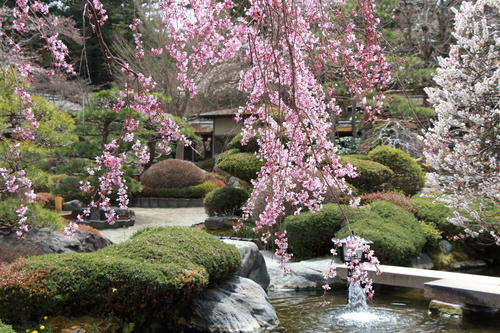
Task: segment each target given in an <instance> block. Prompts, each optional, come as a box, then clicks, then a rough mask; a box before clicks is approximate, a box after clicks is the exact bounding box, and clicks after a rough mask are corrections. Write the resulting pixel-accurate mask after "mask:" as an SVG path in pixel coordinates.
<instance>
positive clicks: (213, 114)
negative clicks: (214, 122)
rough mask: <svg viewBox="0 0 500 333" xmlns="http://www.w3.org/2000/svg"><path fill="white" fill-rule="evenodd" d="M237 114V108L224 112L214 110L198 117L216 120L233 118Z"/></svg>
mask: <svg viewBox="0 0 500 333" xmlns="http://www.w3.org/2000/svg"><path fill="white" fill-rule="evenodd" d="M236 112H238V108H232V109H224V110H216V111H209V112H203V113H200V117H203V118H208V119H210V118H217V117H234V115H235V114H236Z"/></svg>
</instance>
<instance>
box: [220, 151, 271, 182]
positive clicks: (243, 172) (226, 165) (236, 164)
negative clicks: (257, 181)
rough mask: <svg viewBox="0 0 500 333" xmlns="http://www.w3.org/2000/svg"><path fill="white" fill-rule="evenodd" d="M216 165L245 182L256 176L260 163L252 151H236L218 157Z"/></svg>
mask: <svg viewBox="0 0 500 333" xmlns="http://www.w3.org/2000/svg"><path fill="white" fill-rule="evenodd" d="M217 167H218V168H219V169H221V170H223V171H225V172H227V173H229V174H231V175H233V176H235V177H238V178H240V179H243V180H245V181H247V182H249V181H250V180H252V179H254V178H255V177H256V176H257V172H259V170H260V168H261V167H262V163H261V162H260V161H259V159H258V158H257V157H256V156H255V155H254V154H252V153H236V154H230V155H227V156H226V157H225V158H224V159H219V161H218V162H217Z"/></svg>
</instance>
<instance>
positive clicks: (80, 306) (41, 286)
mask: <svg viewBox="0 0 500 333" xmlns="http://www.w3.org/2000/svg"><path fill="white" fill-rule="evenodd" d="M29 261H30V264H29V265H28V266H25V267H24V268H22V269H23V270H25V271H27V273H28V274H29V275H28V276H30V277H31V276H32V277H33V278H32V280H33V281H31V282H30V286H36V288H34V287H31V288H23V287H21V286H19V285H17V284H19V283H23V282H22V281H21V282H16V281H14V282H12V283H11V284H9V283H7V284H6V285H3V286H2V287H0V317H2V318H5V319H9V320H12V321H15V320H16V319H23V317H26V316H28V317H32V318H36V317H37V316H42V315H49V316H50V315H51V314H59V313H64V314H65V315H73V314H77V315H84V314H98V315H103V314H110V313H113V314H115V315H117V316H119V317H121V318H127V319H129V320H130V321H132V322H136V321H142V320H145V319H148V318H149V319H151V318H158V319H168V318H169V316H171V315H172V314H173V313H175V312H176V311H178V310H180V309H181V308H182V307H183V306H185V305H186V304H188V303H189V302H190V301H191V300H192V298H193V297H194V296H196V295H197V294H199V293H200V292H201V291H202V290H203V289H204V288H206V287H207V286H208V285H209V284H210V283H215V282H217V281H220V280H222V279H224V278H226V277H227V276H229V275H230V274H233V273H234V272H235V271H236V270H237V269H238V268H239V265H240V255H239V252H238V251H237V250H236V248H234V247H233V246H230V245H227V244H224V243H223V242H221V241H220V240H218V239H216V238H214V237H212V236H210V235H208V234H207V233H206V232H203V231H201V230H196V229H193V228H185V227H154V228H145V229H142V230H140V231H138V232H137V233H136V234H134V235H133V236H132V237H131V238H130V239H129V240H128V241H126V242H123V243H121V244H116V245H112V246H108V247H106V248H104V249H102V250H100V251H97V252H93V253H68V254H54V255H45V256H38V257H32V258H30V259H29ZM40 269H42V270H44V271H43V274H32V272H39V271H40ZM5 278H6V279H8V278H9V276H6V277H5Z"/></svg>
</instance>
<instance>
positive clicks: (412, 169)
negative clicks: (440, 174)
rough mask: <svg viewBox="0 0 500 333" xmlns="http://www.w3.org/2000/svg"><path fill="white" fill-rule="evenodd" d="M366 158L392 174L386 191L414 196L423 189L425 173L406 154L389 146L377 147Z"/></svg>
mask: <svg viewBox="0 0 500 333" xmlns="http://www.w3.org/2000/svg"><path fill="white" fill-rule="evenodd" d="M368 157H369V158H370V159H371V160H372V161H375V162H378V163H380V164H383V165H385V166H387V167H389V168H390V169H391V170H392V171H393V172H394V174H393V175H392V177H391V179H390V188H388V189H393V190H401V191H403V192H404V193H405V194H407V195H414V194H415V193H417V192H419V191H420V190H421V189H422V188H423V187H424V184H425V173H424V172H423V171H422V168H420V166H419V165H418V164H417V162H416V161H415V160H414V159H413V158H412V157H411V156H410V155H409V154H408V153H407V152H404V151H402V150H400V149H396V148H392V147H389V146H377V147H375V148H374V149H373V150H371V151H370V152H369V153H368Z"/></svg>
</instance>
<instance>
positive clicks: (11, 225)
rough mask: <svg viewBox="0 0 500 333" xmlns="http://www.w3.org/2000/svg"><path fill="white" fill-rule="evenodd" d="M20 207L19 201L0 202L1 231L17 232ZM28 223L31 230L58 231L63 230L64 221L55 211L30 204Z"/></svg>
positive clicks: (6, 200)
mask: <svg viewBox="0 0 500 333" xmlns="http://www.w3.org/2000/svg"><path fill="white" fill-rule="evenodd" d="M18 207H19V203H18V201H17V199H12V198H11V199H4V200H1V201H0V229H3V228H5V229H11V230H16V229H17V226H18V221H19V216H17V213H16V209H17V208H18ZM26 216H27V217H28V220H27V221H26V223H27V224H28V226H29V227H30V228H49V229H52V230H56V231H61V230H62V229H63V225H64V220H63V219H62V218H61V217H60V216H59V215H58V214H57V213H56V212H55V211H53V210H48V209H45V208H42V206H41V205H40V204H34V205H30V204H28V211H27V212H26Z"/></svg>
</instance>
